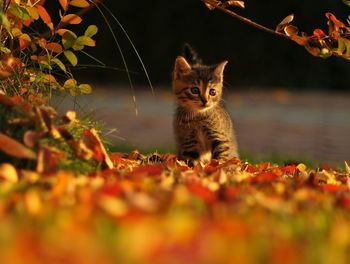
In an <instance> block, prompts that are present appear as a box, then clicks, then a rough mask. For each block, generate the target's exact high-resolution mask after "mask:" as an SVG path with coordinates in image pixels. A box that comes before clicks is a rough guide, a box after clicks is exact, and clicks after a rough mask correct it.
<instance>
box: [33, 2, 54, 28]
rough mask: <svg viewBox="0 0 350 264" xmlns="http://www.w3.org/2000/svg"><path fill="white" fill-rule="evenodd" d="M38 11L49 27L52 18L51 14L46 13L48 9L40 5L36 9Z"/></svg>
mask: <svg viewBox="0 0 350 264" xmlns="http://www.w3.org/2000/svg"><path fill="white" fill-rule="evenodd" d="M36 9H37V11H38V13H39V16H40V18H41V19H42V21H43V22H44V23H45V24H47V25H49V24H51V17H50V15H49V13H48V12H47V11H46V9H45V8H44V7H42V6H40V5H38V6H37V7H36Z"/></svg>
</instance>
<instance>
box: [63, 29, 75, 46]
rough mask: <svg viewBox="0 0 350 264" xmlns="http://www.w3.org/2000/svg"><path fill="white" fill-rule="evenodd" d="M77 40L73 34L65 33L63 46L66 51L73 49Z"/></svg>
mask: <svg viewBox="0 0 350 264" xmlns="http://www.w3.org/2000/svg"><path fill="white" fill-rule="evenodd" d="M76 40H77V36H76V35H75V34H74V33H73V32H71V31H66V32H64V34H63V36H62V44H63V47H64V48H65V49H69V48H71V47H73V45H74V43H75V41H76Z"/></svg>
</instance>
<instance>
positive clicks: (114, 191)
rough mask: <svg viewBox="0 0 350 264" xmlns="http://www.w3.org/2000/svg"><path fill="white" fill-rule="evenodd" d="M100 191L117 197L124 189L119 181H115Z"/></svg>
mask: <svg viewBox="0 0 350 264" xmlns="http://www.w3.org/2000/svg"><path fill="white" fill-rule="evenodd" d="M100 191H101V193H102V194H104V195H108V196H113V197H117V196H119V194H121V193H122V191H123V189H122V187H121V186H120V184H119V183H114V184H109V185H105V186H103V187H102V188H101V190H100Z"/></svg>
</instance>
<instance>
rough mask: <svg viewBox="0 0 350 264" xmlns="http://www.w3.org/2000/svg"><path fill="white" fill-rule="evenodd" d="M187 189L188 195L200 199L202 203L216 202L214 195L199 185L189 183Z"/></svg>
mask: <svg viewBox="0 0 350 264" xmlns="http://www.w3.org/2000/svg"><path fill="white" fill-rule="evenodd" d="M187 188H188V190H189V192H190V193H192V194H193V195H194V196H196V197H198V198H200V199H202V200H203V201H204V202H209V203H210V202H215V201H216V195H215V193H214V192H212V191H211V190H209V189H208V188H207V187H204V186H203V185H202V184H201V183H191V184H189V185H187Z"/></svg>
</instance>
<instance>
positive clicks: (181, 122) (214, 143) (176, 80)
mask: <svg viewBox="0 0 350 264" xmlns="http://www.w3.org/2000/svg"><path fill="white" fill-rule="evenodd" d="M226 64H227V61H224V62H221V63H219V64H217V65H213V66H207V65H204V64H202V61H201V59H200V58H199V57H198V55H197V53H196V52H195V51H194V50H193V49H192V48H191V47H190V46H189V45H188V44H186V45H185V46H184V53H183V56H179V57H177V58H176V61H175V67H174V71H173V92H174V94H175V96H176V104H177V110H176V114H175V118H174V130H175V137H176V143H177V153H178V158H179V159H182V160H185V161H187V162H188V164H190V165H194V164H195V163H197V162H198V161H200V162H204V163H206V162H208V161H209V160H211V159H216V160H218V161H220V162H223V161H226V160H229V159H231V158H234V157H237V158H238V157H239V155H238V152H237V141H236V137H235V132H234V129H233V124H232V121H231V118H230V116H229V114H228V113H227V111H226V110H225V109H224V107H223V106H222V104H221V96H222V89H223V72H224V69H225V66H226Z"/></svg>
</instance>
